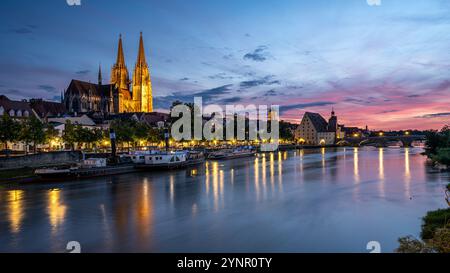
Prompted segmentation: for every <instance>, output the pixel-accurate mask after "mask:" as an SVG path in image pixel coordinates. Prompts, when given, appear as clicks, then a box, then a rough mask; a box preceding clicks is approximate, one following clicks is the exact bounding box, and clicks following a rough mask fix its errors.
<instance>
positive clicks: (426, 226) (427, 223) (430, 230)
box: [421, 209, 450, 240]
mask: <svg viewBox="0 0 450 273" xmlns="http://www.w3.org/2000/svg"><path fill="white" fill-rule="evenodd" d="M449 223H450V209H439V210H436V211H430V212H428V213H427V215H426V216H425V217H424V218H423V225H422V233H421V237H422V239H423V240H428V239H432V238H433V237H434V234H435V232H436V230H437V229H438V228H442V227H445V226H447V225H448V224H449Z"/></svg>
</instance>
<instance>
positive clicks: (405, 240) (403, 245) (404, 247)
mask: <svg viewBox="0 0 450 273" xmlns="http://www.w3.org/2000/svg"><path fill="white" fill-rule="evenodd" d="M398 242H399V244H400V246H399V247H398V248H397V249H396V250H395V252H397V253H432V252H433V250H432V249H430V248H429V247H428V246H427V245H426V244H425V243H424V242H422V241H419V240H417V239H416V238H414V237H412V236H407V237H402V238H400V239H398Z"/></svg>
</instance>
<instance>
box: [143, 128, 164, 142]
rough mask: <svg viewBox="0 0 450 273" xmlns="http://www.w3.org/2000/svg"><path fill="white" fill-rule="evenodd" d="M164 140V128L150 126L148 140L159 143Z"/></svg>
mask: <svg viewBox="0 0 450 273" xmlns="http://www.w3.org/2000/svg"><path fill="white" fill-rule="evenodd" d="M163 140H164V129H160V128H149V131H148V135H147V141H149V142H153V143H158V142H161V141H163Z"/></svg>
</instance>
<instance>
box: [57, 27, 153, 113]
mask: <svg viewBox="0 0 450 273" xmlns="http://www.w3.org/2000/svg"><path fill="white" fill-rule="evenodd" d="M132 79H133V80H132V81H131V80H130V77H129V72H128V68H127V65H126V62H125V54H124V50H123V43H122V35H120V36H119V43H118V48H117V58H116V62H115V63H114V65H113V67H112V69H111V80H110V83H108V84H103V76H102V70H101V66H100V67H99V71H98V82H97V83H91V82H85V81H79V80H72V81H71V82H70V84H69V86H68V88H67V89H66V91H65V92H64V95H63V97H62V102H63V103H64V105H65V107H66V109H67V111H68V112H71V113H86V112H103V113H116V114H117V113H130V112H153V94H152V85H151V80H150V72H149V67H148V64H147V61H146V57H145V50H144V40H143V37H142V32H141V35H140V39H139V53H138V58H137V61H136V65H135V69H134V73H133V78H132Z"/></svg>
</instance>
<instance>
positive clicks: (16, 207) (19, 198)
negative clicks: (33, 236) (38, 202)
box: [8, 190, 24, 233]
mask: <svg viewBox="0 0 450 273" xmlns="http://www.w3.org/2000/svg"><path fill="white" fill-rule="evenodd" d="M23 196H24V191H22V190H12V191H8V212H9V223H10V229H11V232H12V233H18V232H19V231H20V228H21V225H22V220H23V217H24V211H23Z"/></svg>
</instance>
